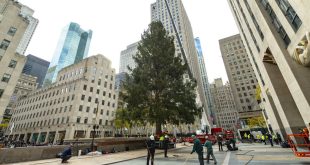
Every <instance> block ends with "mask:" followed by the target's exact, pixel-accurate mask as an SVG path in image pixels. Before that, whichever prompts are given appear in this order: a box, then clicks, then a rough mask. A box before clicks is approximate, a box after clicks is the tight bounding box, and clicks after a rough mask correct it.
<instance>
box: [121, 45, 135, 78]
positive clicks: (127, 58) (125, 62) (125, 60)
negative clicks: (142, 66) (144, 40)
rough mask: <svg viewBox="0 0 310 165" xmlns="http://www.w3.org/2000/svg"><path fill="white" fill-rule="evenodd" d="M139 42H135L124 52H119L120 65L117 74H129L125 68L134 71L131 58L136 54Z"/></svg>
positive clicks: (133, 62)
mask: <svg viewBox="0 0 310 165" xmlns="http://www.w3.org/2000/svg"><path fill="white" fill-rule="evenodd" d="M138 43H139V42H135V43H133V44H130V45H128V46H127V48H126V49H125V50H123V51H122V52H121V55H120V65H119V73H122V72H125V73H129V70H128V68H127V67H130V68H131V69H134V68H135V67H136V64H135V61H134V59H133V56H134V55H136V53H137V52H138V45H139V44H138Z"/></svg>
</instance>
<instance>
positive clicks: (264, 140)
mask: <svg viewBox="0 0 310 165" xmlns="http://www.w3.org/2000/svg"><path fill="white" fill-rule="evenodd" d="M265 137H266V135H265V134H263V135H262V142H264V143H265V145H266V144H267V143H266V138H265Z"/></svg>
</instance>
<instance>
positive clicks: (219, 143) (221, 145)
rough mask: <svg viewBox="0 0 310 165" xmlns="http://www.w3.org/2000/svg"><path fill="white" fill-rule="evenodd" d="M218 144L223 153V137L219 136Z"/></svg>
mask: <svg viewBox="0 0 310 165" xmlns="http://www.w3.org/2000/svg"><path fill="white" fill-rule="evenodd" d="M217 143H218V145H219V151H223V138H222V135H218V137H217Z"/></svg>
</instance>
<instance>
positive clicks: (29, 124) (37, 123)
mask: <svg viewBox="0 0 310 165" xmlns="http://www.w3.org/2000/svg"><path fill="white" fill-rule="evenodd" d="M67 123H69V117H67V118H65V117H62V118H57V119H49V120H44V121H43V120H41V121H34V122H27V123H22V124H16V126H15V129H22V128H31V127H44V126H51V125H57V124H67Z"/></svg>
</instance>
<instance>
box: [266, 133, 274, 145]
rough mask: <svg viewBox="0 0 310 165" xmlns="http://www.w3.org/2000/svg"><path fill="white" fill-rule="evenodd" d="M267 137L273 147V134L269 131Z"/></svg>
mask: <svg viewBox="0 0 310 165" xmlns="http://www.w3.org/2000/svg"><path fill="white" fill-rule="evenodd" d="M267 138H268V140H269V142H270V145H271V147H273V142H272V136H271V135H270V134H269V133H268V134H267Z"/></svg>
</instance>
